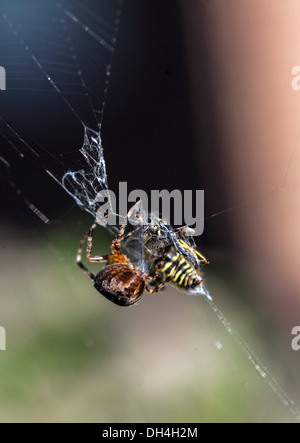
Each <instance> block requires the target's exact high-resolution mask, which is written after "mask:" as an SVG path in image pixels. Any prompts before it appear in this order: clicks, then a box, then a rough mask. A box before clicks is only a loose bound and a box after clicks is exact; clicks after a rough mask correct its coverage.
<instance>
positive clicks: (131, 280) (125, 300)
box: [94, 263, 146, 306]
mask: <svg viewBox="0 0 300 443" xmlns="http://www.w3.org/2000/svg"><path fill="white" fill-rule="evenodd" d="M94 286H95V288H96V289H97V291H99V292H100V293H101V294H102V295H104V297H106V298H108V300H110V301H112V302H114V303H116V304H117V305H119V306H129V305H132V304H134V303H136V302H137V301H138V300H139V299H140V298H141V296H142V295H143V293H144V291H145V289H146V278H145V276H144V275H143V274H142V273H141V272H138V270H137V269H136V268H134V267H133V266H132V265H130V264H128V263H115V264H112V265H106V266H104V268H103V269H101V271H100V272H98V274H97V275H96V277H95V279H94Z"/></svg>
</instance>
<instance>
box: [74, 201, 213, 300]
mask: <svg viewBox="0 0 300 443" xmlns="http://www.w3.org/2000/svg"><path fill="white" fill-rule="evenodd" d="M139 203H140V202H139V201H138V202H137V203H136V204H135V205H134V206H133V207H132V208H131V209H130V211H129V212H128V214H127V216H126V217H125V222H124V224H123V225H122V226H121V228H120V231H119V233H118V235H117V236H116V238H115V239H114V240H113V241H112V242H111V244H110V248H111V253H110V254H107V255H102V256H99V255H98V256H93V255H92V243H93V231H94V229H95V227H96V226H97V224H96V223H94V224H93V225H92V226H91V228H90V230H89V233H88V234H84V235H83V237H82V238H81V241H80V244H79V248H78V252H77V260H76V262H77V265H78V266H79V267H80V268H81V269H82V270H83V271H84V272H85V273H86V274H87V275H88V276H89V277H90V278H91V279H92V280H93V282H94V286H95V288H96V289H97V291H99V292H100V293H101V294H102V295H104V296H105V297H106V298H108V299H109V300H110V301H112V302H114V303H116V304H117V305H120V306H129V305H132V304H134V303H136V302H137V301H138V300H139V299H140V298H141V297H142V295H143V294H144V292H145V291H146V292H148V293H149V294H153V293H156V292H158V291H160V290H162V289H163V288H164V287H165V285H166V284H167V283H173V284H175V285H176V286H178V287H180V288H183V289H186V290H188V291H189V292H193V293H203V292H204V284H203V278H202V271H201V267H202V265H203V264H204V263H208V261H207V260H206V258H205V257H204V256H203V255H202V254H201V253H200V252H199V251H197V249H196V248H195V247H194V243H193V240H192V237H191V234H192V232H193V230H192V229H191V228H189V227H186V226H185V227H182V228H179V229H177V230H174V229H173V228H172V227H171V226H170V225H168V224H167V223H166V222H165V221H164V220H162V219H160V218H158V217H155V216H149V217H148V219H147V222H146V223H145V220H144V219H143V217H142V216H141V214H140V212H139V211H137V210H136V206H137V205H138V204H139ZM134 211H135V216H136V217H137V218H138V221H139V225H138V226H137V227H136V228H135V229H133V230H131V231H129V232H127V233H126V227H127V224H128V220H129V218H130V216H131V215H132V214H133V212H134ZM86 238H87V247H86V256H87V259H88V260H89V261H90V262H106V265H105V266H104V268H103V269H101V270H100V271H99V272H98V273H97V274H96V276H95V275H94V274H93V273H92V272H91V271H89V270H88V268H86V266H85V265H84V264H83V263H82V261H81V257H82V248H83V244H84V242H85V240H86ZM136 241H138V243H139V245H140V246H141V247H140V251H141V257H142V261H143V266H142V267H141V266H138V265H137V264H135V263H134V262H133V260H131V259H130V258H129V254H128V253H127V252H129V251H130V245H131V243H132V242H136ZM131 249H132V248H131ZM133 249H136V248H133Z"/></svg>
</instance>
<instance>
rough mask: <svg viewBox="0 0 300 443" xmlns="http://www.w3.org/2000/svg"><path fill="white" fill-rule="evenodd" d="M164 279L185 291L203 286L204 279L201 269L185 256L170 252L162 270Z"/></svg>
mask: <svg viewBox="0 0 300 443" xmlns="http://www.w3.org/2000/svg"><path fill="white" fill-rule="evenodd" d="M161 274H163V275H164V278H170V281H171V282H172V283H174V284H175V285H176V286H179V287H180V288H183V289H195V288H196V287H197V286H199V285H201V283H202V277H201V274H200V271H199V269H196V268H195V267H194V266H193V265H192V264H191V263H190V262H189V261H188V260H187V258H185V257H184V256H180V254H179V253H177V252H175V251H170V252H169V253H168V254H167V255H166V258H165V262H164V265H163V266H162V269H161Z"/></svg>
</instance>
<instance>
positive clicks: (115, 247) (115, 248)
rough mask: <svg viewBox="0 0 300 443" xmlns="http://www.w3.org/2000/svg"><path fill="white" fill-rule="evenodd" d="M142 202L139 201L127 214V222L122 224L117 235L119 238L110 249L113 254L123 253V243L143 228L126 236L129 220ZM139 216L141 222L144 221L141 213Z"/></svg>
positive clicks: (112, 243)
mask: <svg viewBox="0 0 300 443" xmlns="http://www.w3.org/2000/svg"><path fill="white" fill-rule="evenodd" d="M140 202H141V200H138V201H137V202H136V203H135V204H134V205H133V206H132V207H131V208H130V210H129V212H128V213H127V215H126V217H125V221H124V223H123V224H122V226H121V228H120V231H119V233H118V235H117V237H116V238H115V239H114V240H113V241H112V242H111V244H110V247H111V250H112V251H113V253H120V251H121V241H123V240H125V239H126V238H128V237H130V236H131V235H132V234H134V232H136V231H137V230H138V229H140V228H141V227H140V226H138V227H137V228H136V229H134V230H133V231H131V232H129V233H128V234H127V235H125V236H124V232H125V229H126V226H127V223H128V219H129V217H130V216H131V214H132V212H133V210H134V208H135V207H136V206H137V205H138V204H139V203H140ZM137 216H138V218H139V219H140V220H142V217H141V215H140V214H139V213H137Z"/></svg>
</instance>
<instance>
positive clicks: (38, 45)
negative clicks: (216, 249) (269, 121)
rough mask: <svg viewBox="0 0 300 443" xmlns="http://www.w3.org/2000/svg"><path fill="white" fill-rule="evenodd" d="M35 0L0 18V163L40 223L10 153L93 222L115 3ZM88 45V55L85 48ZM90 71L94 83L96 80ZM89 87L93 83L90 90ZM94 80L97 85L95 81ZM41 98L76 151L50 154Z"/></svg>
mask: <svg viewBox="0 0 300 443" xmlns="http://www.w3.org/2000/svg"><path fill="white" fill-rule="evenodd" d="M39 3H40V2H36V3H35V2H33V3H31V5H30V6H31V7H30V8H29V7H28V5H26V8H25V7H22V3H20V8H19V9H18V10H17V13H16V10H15V8H13V7H11V6H10V5H9V2H7V4H5V11H3V12H2V14H1V16H0V20H1V29H2V39H3V40H2V43H1V50H2V57H1V60H3V63H4V62H5V66H7V75H8V76H9V81H10V83H9V84H8V86H7V89H8V90H9V91H10V92H9V93H10V94H14V93H16V94H18V98H19V97H20V96H19V93H20V92H22V94H23V96H22V98H21V99H20V103H19V111H17V110H16V108H15V107H14V108H13V110H12V111H13V112H11V113H10V112H9V110H10V107H9V101H10V100H11V97H10V98H4V103H3V109H5V107H6V108H7V110H6V111H5V112H2V115H3V117H2V116H1V117H0V121H1V126H2V134H1V137H2V142H3V143H2V152H1V156H0V161H1V164H2V167H3V168H4V169H5V171H6V172H5V174H6V176H7V177H9V178H8V183H9V185H10V187H11V188H12V189H13V190H14V191H15V193H16V194H17V195H19V196H21V198H22V200H23V202H24V203H25V204H26V206H27V207H28V208H29V209H30V210H31V211H33V213H34V214H36V215H37V216H38V217H39V219H40V220H41V221H42V222H44V223H46V224H48V223H49V221H50V217H48V216H47V214H44V211H42V210H40V209H39V208H38V207H37V206H36V205H35V204H34V203H32V202H31V201H30V200H29V199H28V198H27V196H26V195H25V194H23V191H22V190H21V189H20V188H19V186H18V185H17V184H16V183H15V181H14V180H13V179H12V178H11V174H10V168H11V164H12V163H13V160H14V159H15V157H16V156H17V157H19V158H20V159H21V161H23V159H29V160H30V162H33V163H35V164H36V163H38V164H39V165H40V167H41V170H42V171H44V172H47V174H48V175H49V176H50V177H51V178H52V179H54V181H55V182H56V183H58V184H59V185H60V186H61V187H62V188H63V189H64V190H65V191H66V192H67V193H68V194H69V195H70V196H71V197H72V198H73V200H74V201H75V202H76V204H77V205H78V206H79V207H80V208H81V209H83V210H84V211H86V212H88V213H89V214H91V215H92V217H93V219H96V215H97V210H98V207H99V205H98V201H97V195H98V194H99V192H101V191H103V190H107V189H108V179H107V172H106V164H105V160H104V154H103V147H102V140H101V134H100V129H101V125H102V120H103V111H104V107H105V103H106V96H107V92H108V84H109V79H110V75H111V68H112V56H113V53H114V48H115V44H116V38H117V33H118V30H119V23H120V16H121V2H120V1H117V0H116V1H112V0H109V1H103V2H102V8H101V15H96V14H95V13H94V10H93V9H92V8H91V7H90V5H89V2H85V3H84V5H83V4H82V2H81V3H80V2H76V1H73V2H72V3H69V2H62V3H60V4H56V5H51V6H50V4H46V6H45V5H43V6H42V8H40V7H39V6H38V4H39ZM33 22H34V23H35V25H34V26H33V24H32V23H33ZM87 45H88V47H89V48H90V52H89V53H86V52H85V48H86V47H87ZM95 54H97V56H95ZM95 76H96V77H98V78H99V81H95ZM89 84H92V85H93V89H91V88H90V86H89ZM97 84H98V87H97V86H95V85H97ZM29 93H30V94H33V95H32V97H36V96H38V97H40V96H41V94H45V97H46V99H45V108H46V109H44V111H45V112H44V114H45V115H44V117H43V122H44V123H43V124H42V126H41V128H40V133H41V134H42V136H41V139H40V140H36V139H35V138H33V136H32V133H33V132H34V131H32V124H30V123H28V122H27V124H25V127H26V131H25V130H24V128H23V126H21V124H18V123H16V122H17V121H19V122H22V118H20V114H21V113H22V112H21V111H22V109H24V107H23V104H24V103H28V97H26V95H28V94H29ZM51 96H52V97H51ZM5 102H6V103H5ZM33 103H34V101H33ZM47 103H50V105H49V107H54V108H55V109H56V110H57V116H58V118H57V120H56V122H55V125H54V126H55V131H56V132H57V134H59V136H60V135H61V134H63V133H65V134H71V133H72V132H73V131H74V127H76V130H75V132H76V137H77V136H78V135H80V134H81V136H79V137H77V138H78V139H80V140H83V143H82V145H81V147H79V148H80V149H78V146H76V145H74V146H73V145H72V146H70V145H69V135H64V137H65V140H66V145H67V146H68V149H67V150H66V152H64V153H61V152H60V151H59V152H57V153H55V149H51V144H52V140H50V143H49V141H48V140H47V135H46V134H47V133H48V131H49V128H48V126H47V123H49V122H50V120H51V118H52V117H50V113H49V109H47V106H48V105H47ZM66 112H67V113H68V116H69V117H68V118H69V119H68V122H67V124H66V122H64V121H63V116H64V115H65V113H66ZM10 114H14V117H13V118H11V117H10ZM18 117H19V118H18ZM39 123H41V122H39ZM43 131H44V132H45V135H44V136H43ZM78 154H79V155H78ZM292 156H293V153H292V154H291V157H292ZM70 157H72V161H70ZM74 157H75V164H76V165H80V167H79V168H78V169H77V168H76V167H70V166H69V163H72V162H74ZM51 162H54V163H55V172H53V171H52V169H51ZM58 170H60V171H61V172H60V173H59V172H58ZM272 192H273V191H272ZM264 197H265V196H260V197H259V199H261V198H264ZM256 201H257V200H255V201H254V202H253V201H246V202H243V203H241V204H239V205H237V206H235V207H231V208H229V209H226V210H225V211H221V212H220V213H218V214H214V215H213V216H215V215H220V214H222V213H224V212H227V211H231V210H233V209H237V208H240V207H243V206H249V205H251V204H253V203H255V202H256ZM111 211H112V209H111ZM168 234H169V233H168ZM203 294H204V295H205V296H206V297H205V300H206V301H207V303H208V305H209V306H210V308H211V310H212V312H213V313H215V314H216V316H217V317H218V319H219V320H220V322H221V324H222V325H223V326H224V327H225V329H226V330H227V332H228V333H229V334H230V336H231V337H232V338H233V339H234V340H235V341H236V343H237V344H238V345H239V347H240V349H241V350H242V351H243V352H244V353H245V354H246V356H247V358H248V360H249V361H250V363H251V364H252V365H253V366H254V368H255V370H256V371H257V372H258V374H259V375H260V376H261V377H262V379H264V380H265V382H266V383H267V384H268V385H269V386H270V387H271V389H272V390H273V391H274V393H275V394H276V396H277V398H279V399H280V400H281V401H282V402H283V404H284V405H285V406H286V407H287V408H288V410H289V411H290V412H291V414H292V415H293V416H295V417H296V418H297V419H298V420H299V419H300V413H299V410H298V408H297V407H296V406H295V404H294V403H293V401H292V400H291V399H290V398H289V396H288V395H287V394H286V393H285V392H284V390H282V388H281V387H280V385H279V384H278V382H277V381H276V380H275V379H274V378H273V376H272V374H271V373H270V371H269V370H268V369H267V368H266V367H265V365H264V364H263V363H262V362H261V361H260V359H259V358H258V357H257V355H256V354H255V353H254V352H253V351H252V349H251V348H250V347H249V346H248V344H247V343H245V341H244V340H243V339H242V338H241V336H240V334H239V333H238V332H237V330H236V329H235V328H234V327H233V326H232V325H231V323H230V321H229V320H227V318H226V317H225V315H224V314H223V313H222V311H221V310H220V309H219V308H218V306H217V305H216V304H215V302H214V301H213V297H212V296H211V294H210V293H209V291H208V289H204V290H203ZM216 347H217V348H218V349H221V348H222V347H223V345H222V343H221V342H220V341H217V342H216Z"/></svg>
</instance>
